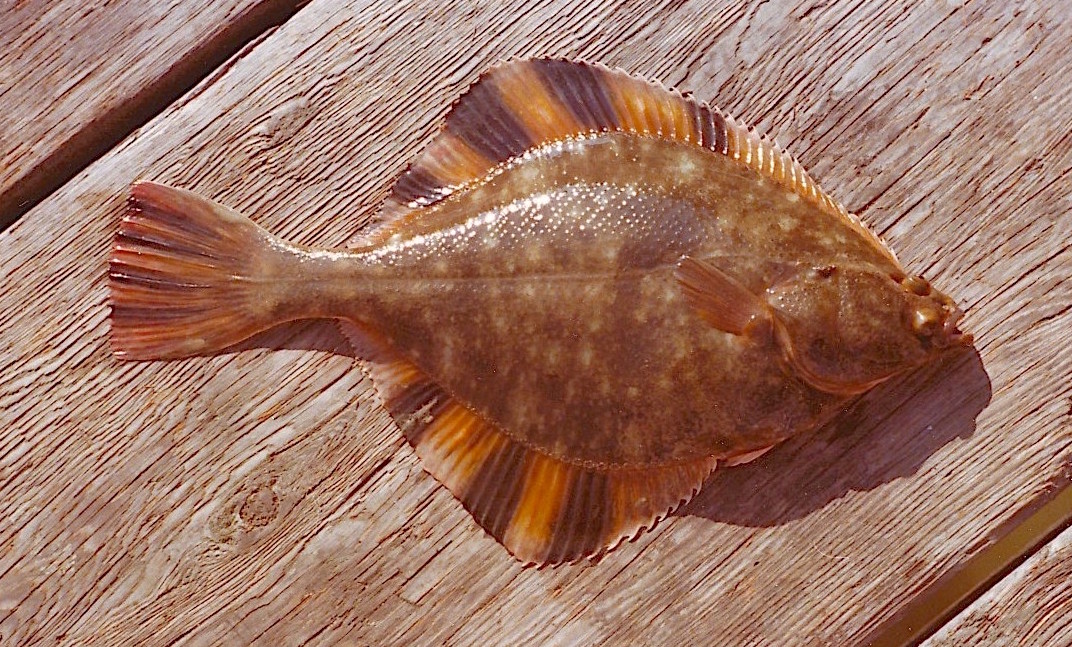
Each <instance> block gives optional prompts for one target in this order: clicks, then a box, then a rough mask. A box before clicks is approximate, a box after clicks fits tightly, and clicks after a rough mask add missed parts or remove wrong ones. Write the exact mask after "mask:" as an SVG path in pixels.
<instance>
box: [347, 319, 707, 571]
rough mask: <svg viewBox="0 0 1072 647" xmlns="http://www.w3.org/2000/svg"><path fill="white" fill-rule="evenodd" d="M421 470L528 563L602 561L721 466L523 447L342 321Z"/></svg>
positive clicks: (382, 343)
mask: <svg viewBox="0 0 1072 647" xmlns="http://www.w3.org/2000/svg"><path fill="white" fill-rule="evenodd" d="M340 328H341V329H342V331H343V332H344V333H345V334H346V336H347V337H348V338H349V339H350V341H351V342H353V344H354V346H355V348H356V349H357V350H358V355H359V356H361V357H362V358H364V359H366V360H367V361H368V362H369V368H370V372H371V374H372V381H373V383H374V384H375V385H376V390H377V391H378V392H379V394H380V397H381V399H382V400H383V404H384V406H385V407H386V408H387V410H388V411H389V412H390V413H391V416H392V417H393V418H394V420H395V422H396V423H397V424H398V425H399V427H400V428H401V429H402V432H403V433H404V434H405V436H406V439H407V440H408V441H409V442H410V444H411V445H413V448H414V449H415V450H416V452H417V455H418V456H419V457H420V459H421V464H422V466H423V467H424V469H425V470H427V471H428V472H429V473H430V474H432V476H434V477H435V478H436V479H437V480H438V481H439V482H440V483H442V484H443V485H445V486H446V487H447V489H449V490H450V491H451V493H453V494H454V496H455V497H457V498H458V499H459V500H460V501H461V502H462V504H463V505H464V506H465V508H466V510H468V511H469V513H470V514H472V515H473V518H474V519H475V520H476V521H477V523H479V524H480V525H481V527H483V528H484V530H486V531H487V532H488V533H489V534H490V535H491V536H493V537H494V538H495V539H496V540H498V541H499V543H501V544H502V545H503V546H505V547H506V549H507V550H509V551H510V553H511V554H513V555H514V556H515V557H517V558H518V559H519V560H521V561H522V562H525V563H526V564H537V565H544V564H558V563H562V562H575V561H578V560H581V559H584V558H586V557H595V556H598V555H601V554H602V553H604V552H606V551H608V550H610V549H612V548H614V547H615V546H617V545H618V544H620V543H621V542H622V541H624V540H626V539H633V538H635V537H636V536H638V535H639V534H640V533H641V532H642V531H644V530H645V529H651V528H652V527H653V526H654V525H655V524H656V523H657V522H658V521H659V520H660V519H662V518H664V517H665V516H666V515H667V514H669V513H670V512H672V511H673V510H674V509H675V508H677V507H678V506H679V505H681V504H683V503H685V502H687V501H688V500H689V499H691V498H692V497H693V495H695V493H696V492H697V491H699V489H700V486H701V485H702V484H703V482H704V479H706V478H707V476H708V475H710V473H711V471H712V470H714V469H715V466H716V465H717V460H716V459H715V458H701V459H696V460H687V461H681V462H678V463H672V464H667V465H659V466H652V467H645V466H631V467H626V466H620V467H615V466H600V465H588V464H580V463H570V462H567V461H563V460H559V459H556V458H553V457H551V456H549V455H548V454H546V453H543V452H541V451H539V450H537V449H535V448H532V447H529V446H527V445H524V444H522V443H521V442H519V441H518V440H515V439H514V438H512V437H511V436H510V435H509V434H507V433H505V432H504V431H503V430H501V429H499V428H498V427H497V426H496V425H495V424H493V423H492V422H489V421H488V420H486V419H484V418H483V417H481V416H480V415H479V414H477V413H476V412H474V411H472V410H471V409H469V408H468V407H467V406H466V405H465V403H464V402H461V401H459V400H457V399H455V398H453V397H451V396H450V394H448V393H447V392H446V391H445V390H444V389H443V388H442V387H441V386H440V385H438V384H436V383H435V382H434V381H433V380H431V379H430V378H429V377H428V376H427V375H426V374H424V373H423V372H422V371H421V370H420V369H419V368H418V367H417V366H416V365H415V364H413V363H412V362H410V361H409V360H407V359H406V358H405V357H403V356H402V355H401V354H400V353H398V352H397V351H396V350H394V349H393V348H392V347H391V346H390V343H389V342H388V341H387V340H386V339H385V338H383V337H382V336H380V335H378V334H377V333H375V332H374V331H370V330H366V329H362V328H359V327H357V326H355V325H353V324H350V323H349V322H342V323H341V325H340Z"/></svg>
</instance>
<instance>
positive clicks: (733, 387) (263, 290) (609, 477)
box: [109, 59, 971, 564]
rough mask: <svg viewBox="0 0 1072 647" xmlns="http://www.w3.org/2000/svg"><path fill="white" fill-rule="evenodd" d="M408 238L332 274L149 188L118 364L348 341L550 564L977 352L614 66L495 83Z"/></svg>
mask: <svg viewBox="0 0 1072 647" xmlns="http://www.w3.org/2000/svg"><path fill="white" fill-rule="evenodd" d="M382 216H383V219H382V220H383V222H384V224H383V226H381V227H380V228H379V229H377V230H376V231H375V232H373V233H372V234H371V235H369V236H368V237H367V239H366V240H365V242H364V243H363V244H362V245H360V246H359V247H357V248H354V249H349V250H336V251H327V250H317V249H310V248H306V247H301V246H296V245H291V244H289V243H286V242H284V241H282V240H280V239H279V238H277V237H275V236H274V235H272V234H270V233H268V232H267V231H265V230H264V229H262V228H261V227H259V226H258V225H256V224H254V223H253V221H251V220H249V219H248V218H246V217H245V216H242V215H240V214H238V213H237V212H235V211H233V210H231V209H228V208H227V207H224V206H221V205H219V204H216V203H214V202H211V201H209V200H207V199H205V198H203V197H200V196H198V195H196V194H194V193H191V192H189V191H185V190H181V189H175V188H170V187H166V186H163V185H159V184H154V183H149V182H142V183H138V184H135V185H134V186H133V187H132V189H131V200H130V204H129V211H128V213H127V215H126V216H125V217H124V218H123V220H122V224H121V225H120V229H119V233H118V235H117V237H116V239H115V243H114V248H113V251H112V255H111V259H110V271H109V276H110V290H111V305H112V319H111V321H112V345H113V350H114V353H115V354H116V355H117V356H118V357H120V358H124V359H161V358H178V357H186V356H190V355H199V354H206V353H212V352H215V351H218V350H221V349H223V348H226V347H228V346H231V345H233V344H235V343H237V342H240V341H242V340H243V339H245V338H247V337H249V336H251V335H253V334H255V333H257V332H259V331H261V330H264V329H266V328H269V327H271V326H273V325H275V324H278V323H280V322H284V321H288V320H294V319H303V318H336V319H340V320H342V321H343V322H345V323H344V327H345V328H346V330H347V332H348V335H349V337H350V338H351V339H352V340H353V342H354V344H355V348H356V349H357V350H358V353H359V354H360V356H361V357H363V358H365V359H366V360H367V361H368V363H369V367H370V370H371V373H372V377H373V381H374V383H375V384H376V387H377V389H378V391H379V394H380V396H381V397H382V400H383V404H384V406H385V407H386V408H387V409H388V410H389V411H390V413H391V414H392V416H393V417H394V419H395V420H396V421H397V423H398V425H399V427H400V428H401V430H402V432H403V433H404V434H405V436H406V438H407V439H408V440H409V442H410V443H411V444H412V445H413V447H414V448H415V449H416V452H417V454H418V456H419V457H420V459H421V461H422V463H423V465H424V467H425V469H426V470H427V471H428V472H430V473H431V474H432V475H433V476H434V477H436V478H437V479H438V480H439V481H440V482H441V483H443V484H444V485H445V486H446V487H447V488H449V489H450V491H451V492H453V493H454V495H455V496H456V497H457V498H458V499H459V500H460V501H461V502H462V504H463V505H464V506H465V507H466V509H467V510H469V512H470V513H471V514H472V515H473V517H474V518H475V519H476V521H477V522H478V523H479V524H480V525H481V526H482V527H483V528H484V529H485V530H486V531H487V532H488V533H490V534H491V535H492V536H493V537H494V538H495V539H497V540H498V541H499V542H501V543H502V544H503V545H504V546H505V547H506V549H507V550H509V551H510V553H512V554H513V555H515V556H516V557H517V558H518V559H520V560H522V561H524V562H526V563H534V564H548V563H559V562H565V561H576V560H578V559H581V558H585V557H591V556H595V555H599V554H601V553H603V552H605V551H607V550H609V549H611V548H613V547H615V546H616V545H618V544H619V543H620V542H621V541H623V540H625V539H628V538H633V537H636V536H637V535H639V534H640V533H641V532H642V531H644V530H645V529H650V528H651V527H652V526H653V525H654V524H655V523H656V522H657V521H658V520H659V519H660V518H662V517H664V516H665V515H667V514H668V513H670V512H671V511H673V510H674V509H675V508H676V507H678V506H679V505H681V504H682V503H684V502H685V501H687V500H689V499H690V498H691V497H692V496H693V495H694V494H695V493H696V492H697V491H698V490H699V488H700V487H701V485H702V484H703V482H704V479H705V478H707V476H708V475H709V474H710V473H711V472H712V470H714V469H715V467H716V466H717V465H718V464H720V463H722V464H736V463H740V462H744V461H746V460H749V459H751V458H754V457H756V456H757V455H759V454H760V453H762V452H763V451H765V450H767V449H768V448H770V447H771V446H773V445H774V444H776V443H778V442H781V441H782V440H784V439H786V438H788V437H789V436H792V435H794V434H797V433H800V432H802V431H806V430H810V429H813V428H815V427H816V426H818V425H821V424H822V423H824V422H825V421H827V420H828V419H829V418H830V416H831V415H832V414H833V413H835V412H837V411H838V410H839V408H840V407H842V406H843V405H844V404H845V403H846V402H847V401H848V400H849V399H850V398H852V397H853V396H855V395H856V394H859V393H861V392H864V391H866V390H868V389H870V388H871V387H873V386H874V385H875V384H878V383H879V382H881V381H883V380H885V379H887V378H889V377H891V376H893V375H896V374H898V373H901V372H903V371H906V370H908V369H911V368H913V367H916V366H919V365H921V364H923V363H925V362H928V361H931V360H932V359H933V358H935V357H936V356H938V355H939V354H941V353H943V352H945V351H946V350H947V349H950V348H953V347H957V346H965V345H968V344H969V343H970V341H971V338H970V336H969V335H967V334H963V333H961V331H960V330H958V328H957V321H958V319H959V318H960V316H961V312H960V310H959V309H958V308H957V307H956V306H955V304H954V303H953V301H952V300H951V299H950V298H949V297H947V296H945V295H943V294H941V293H940V292H938V291H936V290H934V289H933V288H932V287H931V286H930V285H929V284H928V283H927V281H925V280H924V279H922V278H920V277H916V276H911V275H909V274H908V273H906V272H905V270H904V269H903V268H902V267H901V265H900V264H899V263H898V261H897V259H896V258H895V257H894V255H893V254H892V253H891V252H890V251H889V250H888V249H887V248H886V246H885V245H884V244H883V243H882V242H881V241H880V240H879V239H878V237H876V236H875V235H874V234H872V233H871V232H870V231H868V230H867V229H866V228H865V227H864V226H863V225H861V223H860V221H859V220H858V219H857V218H856V217H854V216H853V215H851V214H849V213H847V212H846V210H845V209H844V208H843V207H842V206H841V205H840V204H839V203H838V202H836V201H835V200H833V199H832V198H830V197H829V196H828V195H827V194H826V193H824V192H823V191H822V190H821V189H820V188H819V187H818V186H817V185H816V183H815V182H814V181H813V180H812V179H811V178H810V177H809V176H808V174H807V173H806V172H805V171H804V169H803V168H802V167H801V165H800V164H799V163H798V162H797V161H796V160H795V159H793V158H792V157H791V156H789V155H788V154H786V153H785V152H783V151H782V150H780V149H779V148H778V147H777V146H775V145H774V144H773V143H772V142H770V141H769V140H767V139H765V138H762V137H760V136H758V135H757V134H755V132H754V131H752V130H750V129H747V128H745V127H743V126H741V125H739V124H738V123H737V122H735V121H734V120H733V119H731V118H730V117H728V116H726V115H725V114H723V113H722V112H720V111H719V110H717V109H714V108H711V107H708V106H707V105H704V104H703V103H700V102H697V101H694V100H693V99H691V98H689V97H686V96H683V95H681V94H679V93H677V92H675V91H672V90H669V89H666V88H664V87H662V86H659V85H657V84H653V83H650V82H647V81H644V80H641V79H638V78H635V77H633V76H630V75H628V74H626V73H623V72H619V71H615V70H611V69H609V68H606V67H603V66H599V65H590V64H585V63H577V62H569V61H563V60H550V59H537V60H516V61H512V62H509V63H506V64H502V65H500V66H498V67H496V68H493V69H492V70H491V71H489V72H487V73H486V74H485V75H484V76H483V77H482V78H481V79H480V80H479V81H478V82H477V83H476V84H474V85H473V86H472V87H471V88H470V89H469V91H468V92H467V93H466V94H465V95H464V96H463V97H462V98H461V99H460V100H459V101H458V102H457V103H456V104H455V105H454V106H453V109H452V110H451V111H450V113H449V115H448V116H447V118H446V120H445V122H444V125H443V127H442V130H441V132H440V133H439V134H438V136H437V137H436V138H435V139H434V140H433V141H432V143H431V144H430V145H429V146H428V148H427V149H426V150H425V151H424V152H423V154H421V155H420V156H419V157H418V158H417V159H416V161H414V162H413V163H412V165H411V166H410V167H409V169H408V170H407V171H406V172H405V173H404V174H403V175H402V176H401V177H400V178H399V180H398V181H397V183H396V184H395V186H394V189H393V192H392V194H391V196H390V198H389V199H388V201H387V203H386V205H385V206H384V208H383V210H382Z"/></svg>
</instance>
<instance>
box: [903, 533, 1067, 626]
mask: <svg viewBox="0 0 1072 647" xmlns="http://www.w3.org/2000/svg"><path fill="white" fill-rule="evenodd" d="M955 645H1016V646H1017V647H1034V646H1036V645H1037V646H1038V647H1049V646H1051V645H1072V528H1070V529H1068V530H1066V531H1064V532H1063V533H1061V534H1060V535H1059V536H1058V537H1057V538H1056V539H1054V540H1053V541H1051V542H1050V543H1049V544H1047V545H1046V546H1044V547H1043V548H1042V549H1041V550H1039V551H1038V552H1037V553H1035V554H1034V555H1032V556H1031V557H1030V558H1029V559H1028V560H1027V561H1026V562H1024V563H1023V564H1021V565H1020V566H1019V567H1018V568H1017V569H1016V570H1014V571H1013V572H1012V573H1010V574H1009V575H1008V576H1006V577H1005V578H1004V579H1002V580H1001V581H1000V582H998V583H997V584H996V585H995V586H994V587H993V588H991V589H990V590H989V591H987V592H986V593H985V594H984V595H983V596H982V597H980V598H979V599H978V600H976V601H975V602H974V603H972V605H971V606H969V607H968V608H967V609H965V610H964V611H962V612H961V613H960V614H959V615H957V616H956V617H955V618H953V619H952V620H951V621H950V622H949V623H948V624H946V625H945V626H944V627H942V628H941V629H940V630H938V632H937V633H935V634H934V635H933V636H932V637H931V638H930V639H928V640H927V641H925V642H924V643H923V647H946V646H955Z"/></svg>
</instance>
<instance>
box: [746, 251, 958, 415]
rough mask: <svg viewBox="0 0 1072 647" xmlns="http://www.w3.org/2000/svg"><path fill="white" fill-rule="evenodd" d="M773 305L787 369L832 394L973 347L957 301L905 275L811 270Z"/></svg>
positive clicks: (781, 286) (777, 288) (867, 269)
mask: <svg viewBox="0 0 1072 647" xmlns="http://www.w3.org/2000/svg"><path fill="white" fill-rule="evenodd" d="M767 300H768V303H769V304H770V306H771V307H772V310H773V311H774V331H775V334H776V339H777V343H778V345H779V346H780V349H781V352H782V357H783V359H784V361H785V364H786V366H787V367H788V368H789V369H790V370H792V371H794V372H795V373H796V374H797V375H798V376H799V377H800V378H801V379H803V380H804V381H805V382H807V383H808V384H810V385H811V386H813V387H815V388H817V389H819V390H822V391H826V392H830V393H839V394H844V395H851V394H855V393H862V392H864V391H867V390H868V389H870V388H871V387H873V386H875V385H876V384H878V383H879V382H882V381H884V380H886V379H888V378H890V377H892V376H894V375H896V374H898V373H901V372H904V371H906V370H909V369H911V368H914V367H916V366H920V365H922V364H925V363H927V362H929V361H931V360H932V359H934V358H935V357H937V356H939V355H941V354H944V353H945V352H947V351H948V350H950V349H952V348H957V347H963V346H968V345H970V344H971V342H972V337H971V335H970V334H966V333H963V332H961V331H960V330H959V329H958V328H957V323H958V322H959V321H960V319H961V317H962V316H963V313H962V312H961V310H960V308H958V307H957V305H956V303H954V302H953V300H952V299H951V298H949V297H948V296H946V295H945V294H942V293H941V292H939V291H938V290H935V289H934V288H933V287H931V285H930V283H928V282H927V281H926V280H925V279H923V278H922V277H919V276H909V275H906V274H904V273H902V272H889V271H885V270H881V269H878V268H874V267H871V266H860V267H855V266H836V265H826V266H821V267H808V268H805V269H802V270H800V271H798V272H795V273H794V275H793V276H792V277H790V278H788V279H787V280H784V281H782V282H779V283H777V284H776V285H774V286H772V287H771V288H770V289H769V290H768V292H767Z"/></svg>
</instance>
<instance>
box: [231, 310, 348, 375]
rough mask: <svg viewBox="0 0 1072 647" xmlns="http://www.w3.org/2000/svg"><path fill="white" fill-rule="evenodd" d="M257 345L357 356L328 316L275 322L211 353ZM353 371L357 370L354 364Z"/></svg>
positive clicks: (268, 347)
mask: <svg viewBox="0 0 1072 647" xmlns="http://www.w3.org/2000/svg"><path fill="white" fill-rule="evenodd" d="M256 348H260V349H264V350H312V351H317V352H322V353H331V354H333V355H343V356H345V357H351V358H356V357H357V355H356V354H355V353H354V350H353V348H352V347H351V346H350V342H349V341H347V340H346V337H345V336H343V334H342V332H341V331H340V330H339V324H338V323H337V322H336V321H334V320H331V319H305V320H302V321H290V322H287V323H282V324H278V325H276V326H273V327H272V328H269V329H268V330H265V331H263V332H259V333H257V334H256V335H253V336H252V337H250V338H249V339H247V340H245V341H243V342H240V343H238V344H235V345H234V346H230V347H228V348H225V349H224V350H222V351H219V352H218V353H216V352H214V353H211V355H226V354H231V353H240V352H242V351H247V350H253V349H256ZM354 370H358V369H357V368H356V367H355V369H354Z"/></svg>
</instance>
